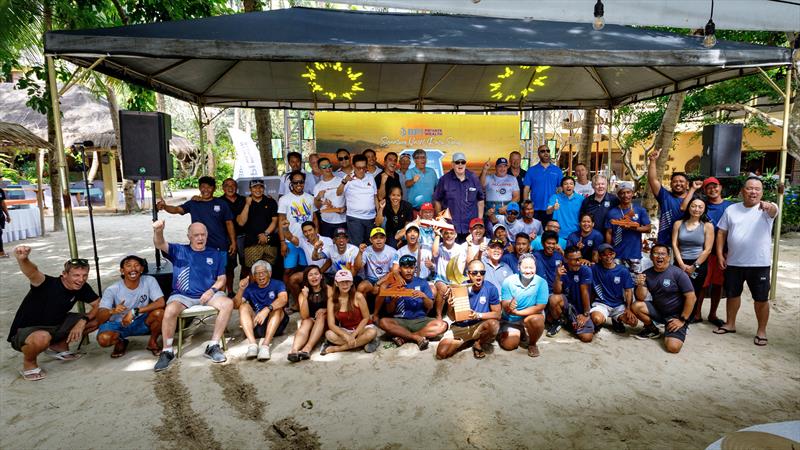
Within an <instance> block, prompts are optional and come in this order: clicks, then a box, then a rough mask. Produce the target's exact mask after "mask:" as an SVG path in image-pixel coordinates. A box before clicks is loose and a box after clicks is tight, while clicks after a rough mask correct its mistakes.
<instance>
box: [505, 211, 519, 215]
mask: <svg viewBox="0 0 800 450" xmlns="http://www.w3.org/2000/svg"><path fill="white" fill-rule="evenodd" d="M517 214H519V211H506V215H507V216H516V215H517Z"/></svg>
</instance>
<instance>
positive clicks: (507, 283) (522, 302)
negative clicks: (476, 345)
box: [498, 253, 548, 358]
mask: <svg viewBox="0 0 800 450" xmlns="http://www.w3.org/2000/svg"><path fill="white" fill-rule="evenodd" d="M518 270H519V272H518V273H517V274H516V275H514V276H511V277H508V278H506V279H505V280H503V286H502V287H501V288H500V304H501V306H502V308H503V315H502V320H501V322H500V331H499V338H498V343H499V344H500V347H502V348H503V350H509V351H510V350H515V349H516V348H517V347H518V346H519V343H520V341H521V340H522V337H523V336H524V335H527V336H528V356H530V357H532V358H535V357H537V356H539V355H540V353H539V347H538V346H537V345H536V343H537V342H539V338H540V337H542V332H543V331H544V314H545V312H544V310H545V308H546V307H547V296H548V294H547V282H546V281H545V280H544V279H543V278H542V277H540V276H539V275H536V258H534V256H533V255H531V254H530V253H526V254H524V255H520V257H519V267H518Z"/></svg>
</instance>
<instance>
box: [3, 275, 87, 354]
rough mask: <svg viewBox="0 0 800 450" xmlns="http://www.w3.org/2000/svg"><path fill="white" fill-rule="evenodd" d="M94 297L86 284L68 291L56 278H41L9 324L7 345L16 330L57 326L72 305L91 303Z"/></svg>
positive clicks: (65, 316) (46, 276) (58, 278)
mask: <svg viewBox="0 0 800 450" xmlns="http://www.w3.org/2000/svg"><path fill="white" fill-rule="evenodd" d="M97 298H98V297H97V294H96V293H95V292H94V289H92V287H91V286H89V283H86V284H84V285H83V287H81V288H80V289H79V290H77V291H72V290H69V289H67V288H66V287H65V286H64V283H62V282H61V278H60V277H51V276H50V275H45V277H44V282H42V284H40V285H39V286H36V287H34V286H31V290H30V291H28V295H26V296H25V298H24V299H23V300H22V304H20V305H19V309H17V314H16V315H15V316H14V321H13V322H12V323H11V331H9V332H8V342H11V338H12V337H14V336H16V334H17V330H18V329H20V328H26V327H32V326H42V327H53V326H57V325H61V324H62V323H63V322H64V320H65V319H66V318H67V313H69V312H70V311H71V310H72V307H73V306H75V303H76V302H84V303H91V302H93V301H95V300H97Z"/></svg>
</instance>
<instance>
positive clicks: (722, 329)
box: [712, 327, 736, 334]
mask: <svg viewBox="0 0 800 450" xmlns="http://www.w3.org/2000/svg"><path fill="white" fill-rule="evenodd" d="M712 333H714V334H728V333H736V330H729V329H727V328H725V327H719V328H717V329H716V330H714V331H712Z"/></svg>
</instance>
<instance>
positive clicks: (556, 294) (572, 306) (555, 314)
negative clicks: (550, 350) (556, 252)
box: [547, 246, 594, 342]
mask: <svg viewBox="0 0 800 450" xmlns="http://www.w3.org/2000/svg"><path fill="white" fill-rule="evenodd" d="M564 257H565V260H566V266H565V265H564V264H562V265H559V266H558V268H557V269H556V278H555V280H554V281H553V294H552V295H550V298H549V299H548V301H547V303H548V305H547V306H548V309H549V314H548V316H549V317H551V318H552V319H551V321H552V322H551V324H550V326H549V327H548V329H547V336H548V337H553V336H555V335H556V333H558V330H559V329H560V328H561V325H562V324H564V325H566V326H567V328H568V329H569V330H570V331H572V332H573V333H575V334H576V335H578V339H580V340H581V342H591V341H592V337H594V323H593V322H592V321H591V319H590V318H589V302H590V299H591V295H592V294H591V289H592V283H593V282H592V270H591V269H589V267H588V266H584V265H582V264H581V250H580V249H579V248H578V247H574V246H571V247H567V249H566V250H565V251H564Z"/></svg>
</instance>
